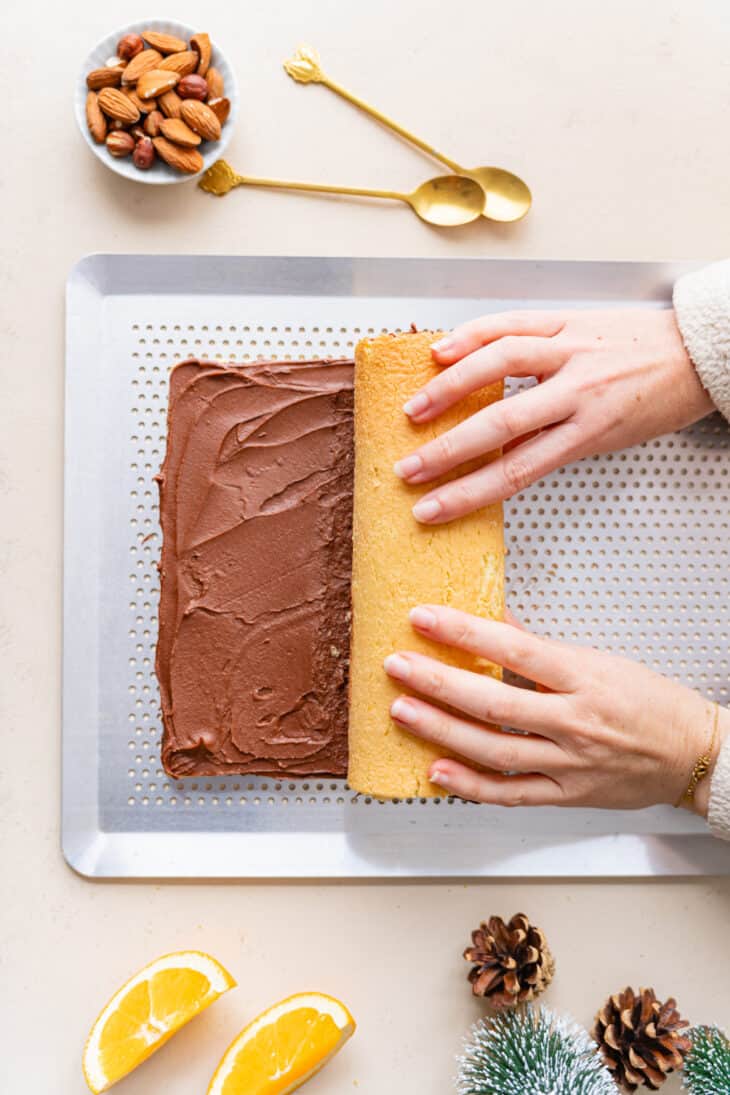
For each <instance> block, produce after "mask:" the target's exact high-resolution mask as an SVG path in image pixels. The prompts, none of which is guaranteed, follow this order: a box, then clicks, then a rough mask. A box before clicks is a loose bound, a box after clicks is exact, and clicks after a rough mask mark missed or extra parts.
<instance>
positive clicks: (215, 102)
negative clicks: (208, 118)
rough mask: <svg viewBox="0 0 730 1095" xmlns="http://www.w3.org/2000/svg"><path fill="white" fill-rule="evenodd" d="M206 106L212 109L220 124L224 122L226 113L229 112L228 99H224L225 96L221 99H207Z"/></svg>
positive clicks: (229, 102)
mask: <svg viewBox="0 0 730 1095" xmlns="http://www.w3.org/2000/svg"><path fill="white" fill-rule="evenodd" d="M206 106H208V107H209V108H210V109H211V110H212V111H213V113H214V114H215V116H216V118H217V119H218V121H219V122H220V124H221V125H225V124H226V122H227V121H228V115H229V114H230V113H231V100H230V99H226V98H225V97H224V98H223V99H208V102H207V103H206Z"/></svg>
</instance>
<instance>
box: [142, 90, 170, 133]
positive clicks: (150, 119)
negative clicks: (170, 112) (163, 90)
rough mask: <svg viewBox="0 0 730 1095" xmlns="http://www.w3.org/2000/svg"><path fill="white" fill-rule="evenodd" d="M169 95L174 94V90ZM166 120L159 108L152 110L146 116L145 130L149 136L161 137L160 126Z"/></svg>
mask: <svg viewBox="0 0 730 1095" xmlns="http://www.w3.org/2000/svg"><path fill="white" fill-rule="evenodd" d="M168 94H169V95H174V94H175V93H174V92H173V91H170V92H168ZM164 120H165V116H164V114H160V112H159V110H151V111H150V113H149V114H148V115H147V117H146V118H145V123H144V131H145V133H146V134H147V136H148V137H159V135H160V126H161V125H162V123H163V122H164Z"/></svg>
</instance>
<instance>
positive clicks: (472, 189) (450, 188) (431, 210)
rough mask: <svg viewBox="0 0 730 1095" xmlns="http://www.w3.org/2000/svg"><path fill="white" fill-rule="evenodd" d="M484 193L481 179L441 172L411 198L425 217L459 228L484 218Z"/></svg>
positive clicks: (417, 211) (415, 207)
mask: <svg viewBox="0 0 730 1095" xmlns="http://www.w3.org/2000/svg"><path fill="white" fill-rule="evenodd" d="M484 195H485V192H484V190H483V189H482V186H481V183H480V182H479V181H478V180H477V179H472V178H467V177H466V176H463V175H438V176H437V177H436V178H435V179H427V181H426V182H424V183H421V185H420V186H419V187H418V189H417V190H414V191H413V193H412V194H411V195H410V197H409V200H410V204H411V207H412V208H413V210H414V212H415V213H417V214H418V216H419V217H420V218H421V220H423V221H427V223H428V224H435V225H438V226H439V227H440V228H455V227H456V226H457V225H460V224H470V223H471V222H472V221H475V220H477V219H478V218H479V217H481V215H482V213H483V212H484V205H485V199H484Z"/></svg>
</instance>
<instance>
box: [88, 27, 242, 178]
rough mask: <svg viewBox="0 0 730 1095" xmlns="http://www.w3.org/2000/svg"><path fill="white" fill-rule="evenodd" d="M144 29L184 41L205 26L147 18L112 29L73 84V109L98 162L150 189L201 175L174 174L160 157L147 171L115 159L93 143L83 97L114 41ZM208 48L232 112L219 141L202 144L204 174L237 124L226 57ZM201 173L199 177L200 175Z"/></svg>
mask: <svg viewBox="0 0 730 1095" xmlns="http://www.w3.org/2000/svg"><path fill="white" fill-rule="evenodd" d="M143 30H157V31H161V32H162V33H163V34H174V35H176V36H177V37H178V38H184V39H185V40H186V41H187V40H188V39H189V38H190V36H191V35H193V34H195V33H196V32H199V31H204V30H205V27H204V26H200V27H190V26H188V25H187V24H186V23H177V22H175V21H174V20H173V19H146V20H144V22H141V23H130V24H129V26H126V27H120V28H119V29H118V30H115V31H114V33H113V34H110V35H108V36H107V37H106V38H103V39H102V41H101V42H99V43H98V44H97V45H96V46H94V48H93V49H92V51H91V53H90V54H89V55H88V57H87V58H86V60H85V61H84V64H83V67H82V69H81V72H80V73H79V76H78V79H77V81H76V95H75V102H74V108H75V112H76V121H77V122H78V124H79V129H80V130H81V135H82V136H83V138H84V140H85V141H86V143H87V145H88V146H89V148H90V149H91V151H92V152H93V153H94V155H95V156H96V157H97V158H98V159H100V160H101V162H102V163H103V164H105V166H106V167H108V168H109V170H110V171H114V172H115V173H116V174H117V175H123V176H124V178H125V179H133V180H134V181H135V182H140V183H151V184H152V185H153V186H166V185H167V184H168V183H180V182H187V181H188V180H190V179H197V178H200V175H186V174H184V173H183V172H182V171H175V169H174V168H172V167H169V166H168V165H167V164H166V163H163V162H162V160H161V159H160V158H159V156H158V157H157V159H156V160H155V163H154V164H153V166H152V167H151V168H149V170H148V171H140V170H139V169H138V168H136V167H135V166H134V164H133V163H132V157H131V156H125V157H124V158H123V159H115V158H114V156H111V155H110V154H109V152H108V151H107V148H106V145H103V144H96V142H95V141H94V140H93V139H92V136H91V134H90V133H89V129H88V126H87V124H86V96H87V93H88V88H87V86H86V77H87V75H88V73H89V72H91V70H92V69H95V68H103V67H104V65H105V64H106V62H107V61H108V60H109V58H110V57H113V56H114V55H115V54H116V51H117V42H118V41H119V39H120V38H122V37H123V36H124V35H125V34H141V33H142V31H143ZM211 45H212V47H213V56H212V64H213V65H214V66H215V68H217V69H218V71H219V72H220V74H221V76H222V77H223V83H224V86H225V95H226V98H228V99H230V102H231V112H230V114H229V115H228V119H227V121H226V124H225V125H224V126H223V130H222V133H221V139H220V140H219V141H205V142H204V143H203V145H202V149H201V151H202V155H203V165H204V167H203V170H204V171H205V170H207V168H209V167H210V165H211V164H213V163H215V161H216V160H219V159H220V158H221V156H222V155H223V153H224V151H225V149H226V146H227V144H228V142H229V140H230V138H231V134H232V133H233V127H234V125H235V124H236V116H237V114H238V87H237V84H236V77H235V75H234V72H233V69H232V68H231V66H230V65H229V63H228V60H227V58H226V56H225V54H224V53H223V51H222V50H221V48H220V46H219V45H218V44H217V42H214V41H212V40H211ZM200 174H202V172H201V173H200Z"/></svg>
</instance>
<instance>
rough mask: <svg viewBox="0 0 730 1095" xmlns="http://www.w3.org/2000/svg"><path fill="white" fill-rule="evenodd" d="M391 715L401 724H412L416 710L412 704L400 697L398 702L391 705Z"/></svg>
mask: <svg viewBox="0 0 730 1095" xmlns="http://www.w3.org/2000/svg"><path fill="white" fill-rule="evenodd" d="M390 713H391V715H392V716H393V718H394V719H399V720H400V721H401V722H412V721H413V716H414V714H415V708H414V706H413V704H412V703H409V702H408V700H406V699H404V698H403V697H402V696H399V697H398V699H397V700H393V702H392V703H391V705H390Z"/></svg>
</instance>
